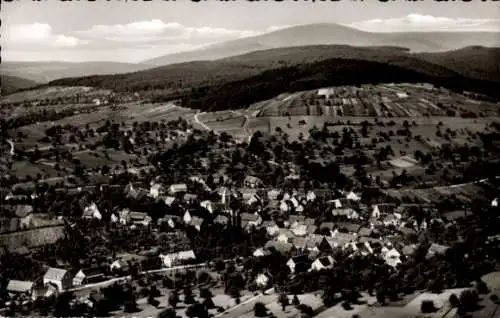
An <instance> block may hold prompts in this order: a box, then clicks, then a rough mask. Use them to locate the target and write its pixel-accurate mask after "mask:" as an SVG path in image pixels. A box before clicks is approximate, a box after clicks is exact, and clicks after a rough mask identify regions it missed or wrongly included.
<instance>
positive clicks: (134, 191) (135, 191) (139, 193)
mask: <svg viewBox="0 0 500 318" xmlns="http://www.w3.org/2000/svg"><path fill="white" fill-rule="evenodd" d="M124 192H125V194H126V196H127V197H129V198H134V199H137V200H140V199H142V198H145V197H147V196H148V194H149V192H148V191H147V190H146V189H143V188H140V187H134V186H133V185H132V183H129V184H128V185H127V186H126V187H125V190H124Z"/></svg>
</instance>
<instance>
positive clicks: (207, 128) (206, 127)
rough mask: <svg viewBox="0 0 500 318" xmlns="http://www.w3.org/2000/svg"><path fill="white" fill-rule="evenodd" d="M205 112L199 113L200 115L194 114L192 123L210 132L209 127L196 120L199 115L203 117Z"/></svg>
mask: <svg viewBox="0 0 500 318" xmlns="http://www.w3.org/2000/svg"><path fill="white" fill-rule="evenodd" d="M204 113H205V112H201V113H196V114H194V121H195V122H196V123H197V124H198V125H200V126H201V127H203V128H205V129H206V130H212V129H211V128H210V127H208V126H207V125H206V124H205V123H204V122H202V121H200V119H199V118H198V116H199V115H203V114H204Z"/></svg>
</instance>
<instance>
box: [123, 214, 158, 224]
mask: <svg viewBox="0 0 500 318" xmlns="http://www.w3.org/2000/svg"><path fill="white" fill-rule="evenodd" d="M129 217H130V221H131V222H132V223H133V224H134V225H142V226H148V225H149V224H150V223H151V221H152V220H153V219H152V218H151V217H150V216H149V215H148V214H147V213H145V212H130V215H129Z"/></svg>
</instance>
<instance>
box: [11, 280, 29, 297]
mask: <svg viewBox="0 0 500 318" xmlns="http://www.w3.org/2000/svg"><path fill="white" fill-rule="evenodd" d="M33 285H34V283H33V282H31V281H24V280H15V279H11V280H10V281H9V283H8V284H7V292H8V293H9V294H27V295H31V294H32V293H33Z"/></svg>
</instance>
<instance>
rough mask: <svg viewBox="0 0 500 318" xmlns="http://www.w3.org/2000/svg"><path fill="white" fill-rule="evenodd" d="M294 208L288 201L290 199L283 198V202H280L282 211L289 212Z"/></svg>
mask: <svg viewBox="0 0 500 318" xmlns="http://www.w3.org/2000/svg"><path fill="white" fill-rule="evenodd" d="M292 208H293V204H292V203H291V202H290V201H288V200H281V203H280V210H281V211H282V212H288V211H291V210H292Z"/></svg>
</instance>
